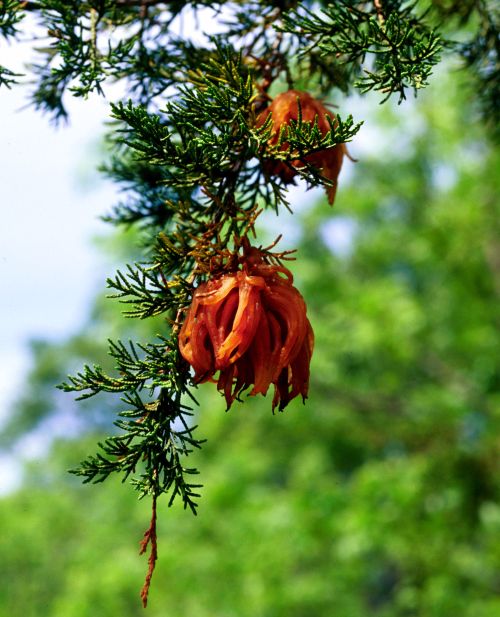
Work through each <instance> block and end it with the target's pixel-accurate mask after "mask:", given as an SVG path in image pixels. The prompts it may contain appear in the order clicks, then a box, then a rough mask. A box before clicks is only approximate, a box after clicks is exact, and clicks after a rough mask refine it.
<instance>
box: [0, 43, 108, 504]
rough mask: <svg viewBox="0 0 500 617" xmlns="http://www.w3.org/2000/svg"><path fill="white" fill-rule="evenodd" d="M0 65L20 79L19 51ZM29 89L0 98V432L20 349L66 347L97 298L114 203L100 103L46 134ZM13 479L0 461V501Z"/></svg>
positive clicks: (20, 369) (16, 387) (23, 361)
mask: <svg viewBox="0 0 500 617" xmlns="http://www.w3.org/2000/svg"><path fill="white" fill-rule="evenodd" d="M0 57H1V63H2V64H4V65H6V66H8V67H9V68H14V69H16V70H20V71H21V72H22V71H23V65H24V63H25V62H26V61H27V60H28V59H29V57H30V54H29V52H28V45H22V44H21V45H14V46H11V47H9V46H6V44H5V43H1V44H0ZM30 89H31V86H30V85H23V86H16V87H13V88H12V89H11V90H8V89H7V88H2V89H1V90H0V187H1V193H0V194H1V199H0V212H1V219H0V220H1V224H0V286H1V289H2V292H3V293H2V296H1V302H0V425H1V422H2V419H3V418H5V417H6V416H7V414H8V413H11V411H12V403H13V402H14V400H15V399H16V397H17V396H18V395H19V394H20V393H21V392H22V387H23V383H24V382H25V380H26V375H27V371H28V370H29V367H30V362H31V356H30V351H29V345H28V343H29V341H30V340H32V339H37V338H38V339H40V338H44V339H49V340H54V341H55V340H59V339H62V338H65V337H67V336H68V335H69V334H70V333H71V332H74V331H75V330H76V329H77V328H78V326H79V325H80V324H81V323H82V321H83V320H84V319H85V318H86V316H87V315H88V310H89V307H90V302H91V299H92V297H93V296H94V294H95V292H96V291H97V289H99V287H102V288H104V284H105V277H106V272H104V271H103V269H102V260H99V256H98V254H97V253H96V250H95V248H94V247H93V244H92V241H93V238H94V237H95V236H98V235H103V234H105V233H107V232H108V227H109V226H108V225H106V224H105V223H103V222H102V221H100V219H99V217H100V216H101V215H102V214H104V213H105V212H106V211H108V210H109V209H110V206H111V205H112V204H113V203H114V202H116V195H117V191H116V188H115V187H114V186H113V185H112V184H111V183H110V182H107V181H105V180H104V179H103V178H102V177H100V176H99V175H98V174H97V172H96V171H95V167H96V163H97V158H96V153H97V152H98V146H99V139H100V137H101V136H102V134H103V127H104V122H105V121H106V119H107V118H108V103H107V102H106V101H105V100H104V99H102V98H100V97H92V98H90V99H89V100H88V101H81V100H77V99H73V98H71V99H68V107H69V110H70V117H71V122H70V124H69V125H68V126H62V127H60V128H58V129H56V128H55V127H54V126H53V125H51V124H50V122H49V118H48V117H46V116H43V115H42V114H41V113H40V112H36V111H35V110H34V109H32V108H30V107H26V104H27V100H28V95H29V92H30ZM108 274H109V273H108ZM18 475H19V470H18V469H17V466H16V465H15V463H14V462H13V461H12V460H11V459H10V458H7V457H1V456H0V492H4V491H5V490H7V489H8V488H9V487H10V486H11V485H12V484H15V483H16V482H17V478H18Z"/></svg>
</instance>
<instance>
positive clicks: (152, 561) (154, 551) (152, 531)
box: [139, 495, 158, 608]
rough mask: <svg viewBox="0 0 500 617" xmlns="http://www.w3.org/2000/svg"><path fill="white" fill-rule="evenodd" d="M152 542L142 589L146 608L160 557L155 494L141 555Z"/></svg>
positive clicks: (142, 542) (141, 544)
mask: <svg viewBox="0 0 500 617" xmlns="http://www.w3.org/2000/svg"><path fill="white" fill-rule="evenodd" d="M150 543H151V552H150V554H149V559H148V571H147V574H146V579H145V581H144V585H143V586H142V589H141V599H142V605H143V606H144V608H146V606H147V605H148V593H149V587H150V585H151V578H152V576H153V572H154V569H155V565H156V560H157V559H158V544H157V537H156V495H153V506H152V514H151V523H150V525H149V528H148V529H147V530H146V531H145V532H144V537H143V539H142V540H141V543H140V550H139V555H143V554H144V553H145V552H146V550H147V548H148V544H150Z"/></svg>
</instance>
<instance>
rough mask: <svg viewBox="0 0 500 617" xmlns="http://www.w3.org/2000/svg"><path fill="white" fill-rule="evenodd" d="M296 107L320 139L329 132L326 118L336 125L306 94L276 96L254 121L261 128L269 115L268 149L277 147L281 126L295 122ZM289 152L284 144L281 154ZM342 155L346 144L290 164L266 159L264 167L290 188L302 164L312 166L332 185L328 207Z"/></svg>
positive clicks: (325, 111)
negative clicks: (315, 123)
mask: <svg viewBox="0 0 500 617" xmlns="http://www.w3.org/2000/svg"><path fill="white" fill-rule="evenodd" d="M299 103H300V110H301V113H302V121H303V122H309V123H311V124H313V123H314V122H315V121H317V123H318V129H319V131H320V133H321V135H322V136H323V137H324V136H325V135H326V134H327V133H328V132H329V131H330V122H329V121H328V118H331V119H332V120H333V121H334V124H335V116H334V115H333V114H332V112H331V111H329V110H328V109H327V108H326V107H325V106H324V105H323V103H322V102H321V101H319V100H317V99H315V98H313V97H312V96H311V95H310V94H308V93H307V92H300V91H299V90H288V91H287V92H282V93H281V94H278V96H276V97H275V98H274V99H273V101H272V102H271V104H270V105H269V106H268V107H267V108H266V109H264V111H262V112H261V113H260V114H259V116H258V117H257V126H262V125H263V124H264V123H265V121H266V120H267V118H268V116H269V114H272V134H271V139H270V140H269V144H270V145H276V144H277V143H278V141H279V136H280V131H281V129H282V127H283V126H286V125H288V124H289V123H290V121H291V120H294V121H298V119H299ZM288 148H289V145H288V143H287V142H284V143H282V144H281V148H280V149H281V150H282V151H286V150H288ZM344 155H347V156H348V153H347V148H346V146H345V144H338V145H336V146H333V147H331V148H326V149H324V150H318V151H317V152H313V153H311V154H308V155H307V156H304V157H303V158H295V159H293V160H291V161H290V162H289V163H285V162H283V161H273V160H272V159H267V160H266V161H265V163H264V168H265V170H266V171H267V172H268V173H269V174H271V175H276V176H279V177H280V178H281V179H282V180H283V181H284V182H285V183H287V184H289V183H291V182H293V179H294V177H295V176H296V175H297V171H296V170H297V169H298V168H301V167H304V164H305V163H310V164H311V165H314V167H317V168H318V169H321V173H322V175H323V176H324V177H325V178H327V179H328V180H330V181H331V182H332V183H333V184H332V185H331V186H328V187H327V188H326V194H327V196H328V202H329V203H330V205H331V204H333V202H334V200H335V193H336V192H337V178H338V175H339V173H340V170H341V168H342V162H343V158H344ZM292 156H293V153H292Z"/></svg>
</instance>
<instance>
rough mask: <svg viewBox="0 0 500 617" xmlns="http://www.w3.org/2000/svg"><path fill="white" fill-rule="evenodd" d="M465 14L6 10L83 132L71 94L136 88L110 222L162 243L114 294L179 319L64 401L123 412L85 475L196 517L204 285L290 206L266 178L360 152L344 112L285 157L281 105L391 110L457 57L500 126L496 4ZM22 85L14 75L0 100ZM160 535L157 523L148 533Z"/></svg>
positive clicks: (421, 6) (119, 122)
mask: <svg viewBox="0 0 500 617" xmlns="http://www.w3.org/2000/svg"><path fill="white" fill-rule="evenodd" d="M467 7H468V8H467V10H466V11H464V10H463V7H462V3H457V2H455V3H453V2H450V3H448V4H446V3H445V2H443V1H437V0H436V1H435V2H431V3H423V2H415V3H408V2H405V1H401V0H375V1H374V2H354V1H350V0H336V1H335V2H332V3H327V2H320V3H312V2H306V1H304V2H297V1H295V0H250V1H245V0H235V1H234V2H230V3H226V2H219V3H213V2H209V1H208V0H203V1H193V2H189V3H184V2H179V1H177V0H171V1H169V2H160V1H158V0H89V1H80V0H69V1H68V0H64V1H63V0H38V1H29V0H28V1H25V2H19V1H17V0H3V1H1V2H0V35H2V36H3V37H4V38H6V39H15V38H16V37H17V36H19V35H20V33H22V28H23V27H24V24H25V23H28V20H27V18H26V16H27V14H28V13H29V14H31V16H32V17H31V18H30V21H29V23H30V24H31V23H33V19H35V20H36V22H37V24H38V30H37V32H39V33H40V34H39V35H37V36H39V38H41V39H45V40H44V42H43V47H38V48H37V53H38V59H37V60H36V62H35V63H34V64H33V65H32V67H31V72H32V74H33V76H34V77H35V79H36V87H35V89H34V91H33V93H32V103H33V105H34V106H35V107H36V108H38V109H40V110H42V111H44V112H47V113H49V114H50V115H51V117H52V118H53V119H54V120H56V121H57V120H62V119H64V118H66V117H67V114H68V112H67V109H66V105H65V100H66V98H67V96H68V95H74V96H77V97H87V96H88V95H89V94H90V93H92V92H97V93H99V94H105V93H106V87H107V84H108V83H110V82H116V81H120V82H122V83H123V84H124V87H125V89H126V100H125V101H117V102H115V103H112V104H111V115H112V118H113V119H114V125H113V132H112V135H111V137H110V139H111V143H112V150H113V156H112V160H111V161H110V162H109V164H107V165H106V166H105V168H104V169H103V171H104V173H106V174H107V175H108V176H110V177H111V178H113V179H114V180H115V181H116V182H117V183H118V184H120V185H121V186H122V188H123V189H124V193H125V195H126V197H125V199H124V201H122V202H121V203H119V204H117V205H116V206H115V207H114V208H113V209H112V210H111V212H109V213H108V214H107V215H106V216H105V219H106V220H108V221H109V222H111V223H113V224H115V225H136V226H139V227H140V228H141V229H142V230H143V232H144V233H145V236H146V238H147V240H146V242H145V251H144V261H143V262H142V263H137V264H134V265H129V266H127V267H126V269H125V270H124V271H119V272H118V273H117V274H116V275H115V276H114V277H113V278H110V279H108V287H109V288H110V290H112V292H113V296H114V297H115V298H118V299H119V300H120V301H121V302H123V303H125V305H126V308H127V310H126V315H127V316H128V317H134V318H140V319H144V318H149V317H151V316H158V315H161V316H163V317H164V318H165V331H164V332H162V333H161V335H160V336H159V338H158V340H157V341H155V342H145V343H137V344H134V343H129V344H125V343H124V342H122V341H110V343H109V344H110V355H111V357H112V358H113V359H114V360H115V364H116V375H110V374H107V373H106V372H105V371H104V370H103V369H101V368H100V367H98V366H85V367H84V369H83V370H82V371H81V372H79V373H78V374H77V375H75V376H72V377H69V378H68V380H67V381H66V382H65V383H63V384H62V385H61V386H60V387H61V388H62V389H63V390H64V391H70V392H77V393H78V395H79V397H80V398H87V397H90V396H94V395H97V394H101V393H109V392H112V393H116V392H118V393H121V395H122V397H123V398H122V400H123V403H124V406H125V409H124V410H123V411H122V412H121V413H120V415H119V418H117V419H116V421H115V425H116V428H117V429H118V430H117V432H115V433H114V434H113V435H111V436H110V437H109V438H108V439H106V440H105V441H103V442H102V443H100V444H99V452H98V454H97V455H93V456H90V457H89V458H88V459H86V460H85V461H84V462H83V463H82V464H81V466H80V467H79V468H78V469H76V470H74V473H76V474H77V475H79V476H82V477H83V479H84V481H85V482H101V481H103V480H105V479H106V478H107V477H108V476H109V475H110V474H113V473H118V474H119V475H120V476H121V477H122V479H123V480H127V479H131V480H132V483H133V485H134V486H135V488H136V489H137V490H138V491H139V494H140V495H141V496H144V495H150V496H152V498H153V504H154V509H153V512H154V515H155V516H156V499H157V498H158V497H159V496H160V495H161V494H163V493H167V494H168V495H169V504H171V503H173V501H174V499H176V498H177V497H179V498H180V499H181V501H182V502H183V504H184V507H185V508H189V509H190V510H191V511H192V512H193V513H196V507H197V498H198V497H199V493H198V489H199V486H200V485H199V484H198V483H194V482H192V480H191V478H192V476H193V475H195V474H196V473H197V471H196V470H195V469H193V468H191V467H188V466H186V464H185V460H186V457H187V456H188V455H189V454H190V452H192V451H193V449H196V448H199V447H200V446H201V444H202V439H198V438H197V437H195V435H194V432H195V429H196V426H192V425H191V424H190V414H191V413H192V410H191V409H190V406H187V405H186V401H188V402H190V401H192V402H194V399H193V398H192V393H191V391H190V389H191V386H192V383H191V381H190V373H189V367H188V366H187V364H186V362H185V361H184V360H183V359H182V357H181V356H180V354H179V351H178V347H177V340H176V339H177V332H178V328H179V324H180V320H181V318H182V311H183V309H185V307H186V306H187V305H188V304H189V301H190V297H191V295H192V292H193V289H194V287H195V286H196V285H197V284H199V283H200V282H202V281H203V280H205V279H206V278H207V277H208V275H209V274H212V275H213V274H214V272H215V273H216V272H217V268H220V267H222V266H223V264H224V260H225V259H228V258H229V256H230V251H231V249H237V248H238V245H237V242H238V241H237V240H236V241H235V240H234V239H235V238H243V237H246V236H248V235H249V234H250V233H252V231H253V228H254V223H255V220H256V218H257V216H258V215H259V213H260V212H261V211H262V209H264V208H271V209H273V210H275V211H276V212H278V211H279V210H280V208H283V207H287V196H286V191H285V187H284V185H283V182H282V180H280V178H279V177H273V176H272V175H270V174H269V173H267V172H266V171H265V165H264V166H263V165H262V163H263V161H264V160H265V159H268V158H271V159H274V160H277V161H283V162H284V163H285V164H291V162H292V161H293V160H294V159H296V158H297V153H299V157H300V158H301V159H302V158H303V157H305V156H307V155H308V154H311V153H313V152H316V151H318V150H322V149H325V148H330V147H333V146H334V145H336V144H340V143H346V142H349V141H350V140H352V138H353V137H354V136H355V135H356V133H357V132H358V131H359V129H360V126H361V122H357V123H355V122H354V120H353V118H352V117H351V116H344V115H343V114H341V115H337V117H336V121H335V122H333V121H332V122H331V126H330V131H329V132H328V133H327V134H326V135H322V134H321V132H320V131H319V130H318V126H317V124H312V125H310V124H308V123H306V122H303V121H302V119H301V118H300V117H299V119H298V121H297V122H291V123H290V125H289V126H288V127H287V128H286V129H284V130H283V131H282V132H281V134H280V139H279V141H278V143H277V144H276V145H274V146H269V145H268V142H269V139H270V136H271V130H272V129H271V121H270V119H268V121H267V122H265V123H264V124H263V125H262V126H258V123H257V122H256V119H257V115H258V113H259V112H260V111H261V110H262V109H263V107H264V106H265V105H266V100H267V99H268V92H271V93H275V92H276V91H279V90H280V89H281V90H283V89H286V88H294V87H296V85H297V84H299V85H300V84H301V83H303V82H304V78H305V76H307V81H308V84H309V89H310V90H311V93H312V94H315V95H317V96H320V95H322V94H323V95H324V94H326V93H329V92H331V91H332V90H333V91H334V92H335V91H336V92H337V95H336V96H337V97H338V96H339V93H340V91H342V92H349V91H350V90H352V89H353V88H358V89H359V90H360V91H361V92H362V93H364V92H368V91H370V90H375V91H378V92H380V94H381V102H384V101H385V100H387V99H388V97H390V96H391V95H392V94H396V95H397V96H398V98H399V100H402V99H404V98H405V97H406V96H407V91H408V90H409V89H410V90H413V91H415V93H416V92H417V91H418V90H420V89H421V88H423V87H425V86H426V85H427V84H428V82H429V79H430V76H431V72H432V69H433V67H434V66H435V65H436V64H437V63H438V62H439V60H440V58H441V56H442V55H443V54H444V53H459V54H462V56H463V57H464V58H465V59H466V62H467V64H468V65H469V66H470V67H471V68H472V69H473V70H477V69H480V71H479V72H480V77H479V79H482V81H483V83H484V84H485V88H484V90H481V93H482V94H483V95H484V102H485V103H484V104H485V110H486V114H487V117H488V118H489V119H490V120H491V121H492V122H494V121H495V118H496V117H497V112H498V110H497V109H496V101H497V100H498V96H497V94H498V79H497V77H498V30H499V25H498V15H497V12H496V11H495V10H494V7H493V5H492V4H491V5H490V3H488V2H483V1H478V2H471V3H469V4H468V5H467ZM425 9H432V10H430V11H426V10H425ZM207 10H210V11H211V16H212V18H215V19H216V20H217V22H218V29H219V31H220V32H219V34H216V35H212V36H208V35H207V36H205V37H204V38H203V40H202V42H200V43H195V42H194V40H191V38H190V37H188V36H183V35H182V33H181V34H179V32H178V30H175V29H174V28H173V26H174V24H175V23H176V22H177V21H178V18H179V16H180V15H181V13H183V11H191V13H192V14H193V15H194V17H195V19H196V16H197V15H198V14H199V12H200V11H207ZM447 12H448V14H451V15H453V16H458V18H459V19H460V20H461V24H462V25H464V26H465V27H466V28H467V29H468V35H467V36H468V38H467V40H466V41H465V42H461V43H460V44H458V43H453V42H452V41H451V40H445V39H444V37H443V35H442V34H441V32H440V28H439V16H441V17H442V16H443V15H446V14H447ZM205 15H206V14H205ZM474 24H476V25H475V26H474ZM471 32H472V34H471ZM47 38H48V41H47V40H46V39H47ZM21 78H22V76H20V75H17V74H15V73H14V72H13V71H12V70H10V69H8V68H7V67H0V85H6V86H7V87H11V86H12V85H13V83H15V81H16V80H19V79H21ZM495 97H496V99H495ZM287 144H288V145H287ZM300 175H301V177H302V179H303V180H305V181H306V182H307V183H308V184H309V185H310V186H317V185H321V184H323V185H328V184H329V183H330V181H329V180H328V179H326V178H325V177H323V176H322V174H321V170H318V169H316V168H315V167H314V166H313V165H311V164H305V165H304V166H303V167H302V168H301V169H300ZM235 242H236V246H235V245H234V243H235ZM154 530H155V521H154V520H153V521H152V526H151V528H150V530H149V531H150V535H153V534H154ZM149 537H150V536H148V538H149ZM153 552H154V554H155V555H156V548H155V547H153ZM155 558H156V557H155ZM155 558H154V559H153V558H150V572H149V574H148V576H149V578H148V581H149V580H150V578H151V577H150V575H151V574H152V569H151V568H152V567H154V560H155ZM147 585H149V582H148V583H147ZM145 596H146V598H147V588H146V593H145Z"/></svg>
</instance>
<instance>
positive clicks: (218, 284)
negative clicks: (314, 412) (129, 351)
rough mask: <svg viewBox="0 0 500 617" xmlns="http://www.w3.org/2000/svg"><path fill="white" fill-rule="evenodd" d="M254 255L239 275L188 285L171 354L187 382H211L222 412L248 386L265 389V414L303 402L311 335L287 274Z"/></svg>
mask: <svg viewBox="0 0 500 617" xmlns="http://www.w3.org/2000/svg"><path fill="white" fill-rule="evenodd" d="M255 250H256V249H252V251H253V252H252V253H251V256H250V259H248V260H247V261H245V263H244V264H243V269H242V270H237V271H236V272H232V273H229V274H223V275H222V276H220V277H218V278H215V279H213V280H209V281H207V282H205V283H202V284H200V285H199V286H198V287H197V288H196V290H195V292H194V295H193V299H192V302H191V306H190V308H189V310H188V313H187V315H186V318H185V320H184V323H183V325H182V328H181V330H180V333H179V349H180V352H181V354H182V356H183V357H184V358H185V360H186V361H187V362H189V364H190V365H191V366H192V367H193V370H194V382H195V383H203V382H205V381H216V383H217V388H218V389H219V390H220V391H221V392H222V393H223V394H224V396H225V398H226V402H227V406H228V408H229V407H230V406H231V404H232V403H233V401H234V400H235V399H236V398H238V397H239V395H240V394H242V393H243V391H245V390H247V389H248V388H250V387H252V386H253V387H252V389H251V391H250V392H249V394H250V395H251V396H254V395H256V394H264V395H265V394H266V393H267V391H268V389H269V386H270V385H271V384H273V386H274V397H273V403H272V407H273V410H274V409H275V408H276V407H279V409H280V410H282V409H284V407H286V405H287V404H288V403H289V402H290V401H291V400H292V399H293V398H295V397H296V396H298V395H299V394H300V395H301V396H302V397H303V399H305V398H306V397H307V392H308V386H309V364H310V360H311V355H312V351H313V346H314V335H313V331H312V328H311V324H310V323H309V320H308V319H307V315H306V305H305V302H304V299H303V298H302V296H301V295H300V293H299V291H298V290H297V289H296V288H295V287H294V286H293V276H292V273H291V272H290V271H289V270H288V269H287V268H285V267H284V266H278V265H270V264H267V263H265V262H264V261H263V259H262V258H261V257H260V256H258V255H256V253H255ZM217 372H218V373H219V374H218V376H217V377H215V375H216V373H217Z"/></svg>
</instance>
